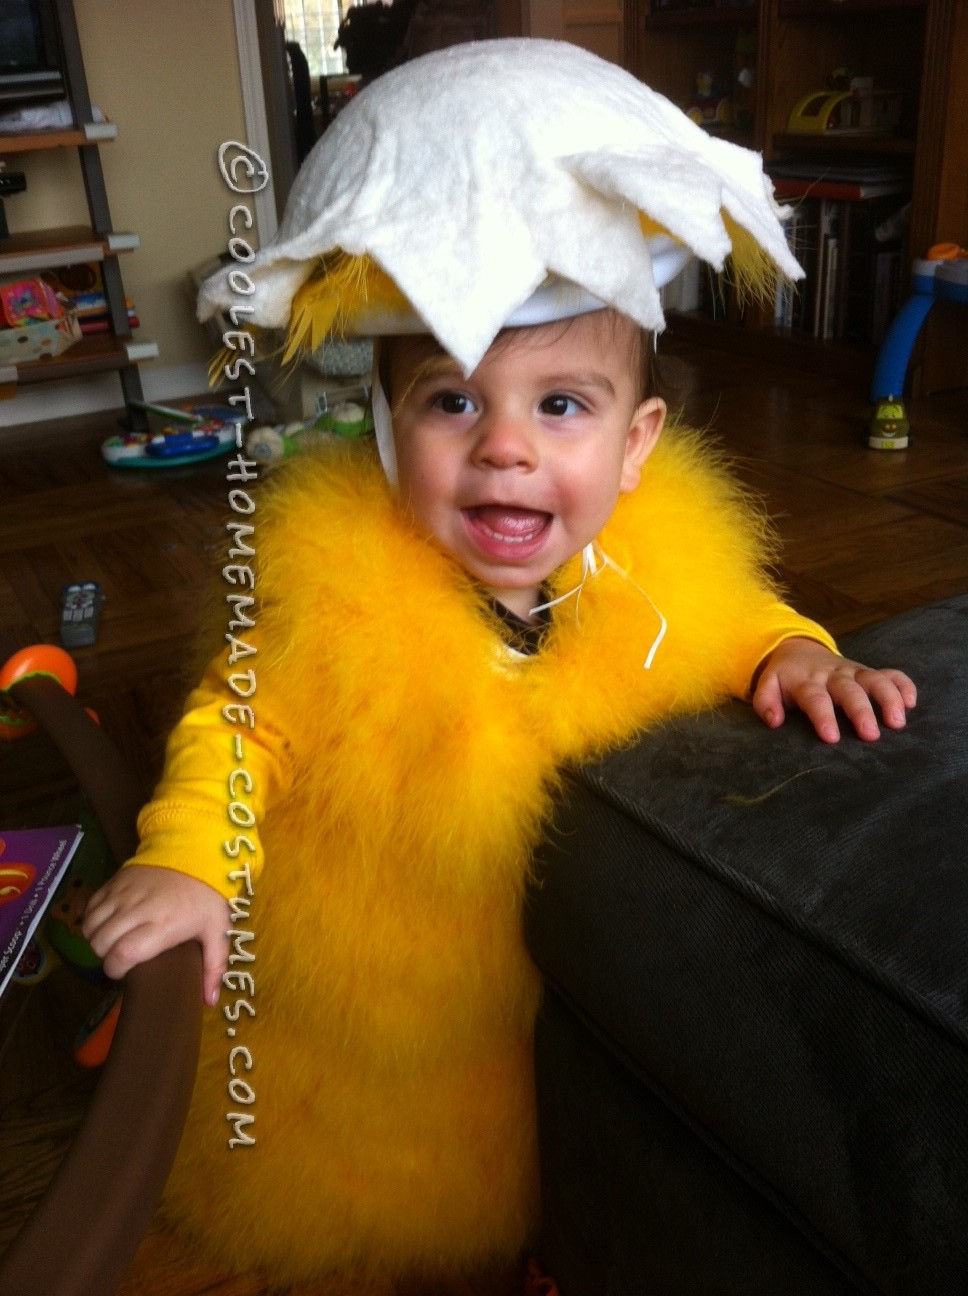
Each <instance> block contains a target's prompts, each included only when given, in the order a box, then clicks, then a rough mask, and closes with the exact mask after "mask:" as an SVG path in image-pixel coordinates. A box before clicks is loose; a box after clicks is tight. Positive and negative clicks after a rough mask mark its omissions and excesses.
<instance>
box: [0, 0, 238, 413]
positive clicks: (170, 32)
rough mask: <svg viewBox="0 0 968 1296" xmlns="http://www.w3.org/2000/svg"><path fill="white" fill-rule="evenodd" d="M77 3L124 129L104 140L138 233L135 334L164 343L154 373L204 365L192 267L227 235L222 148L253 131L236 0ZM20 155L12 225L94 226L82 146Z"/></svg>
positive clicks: (94, 65)
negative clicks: (21, 182) (190, 287)
mask: <svg viewBox="0 0 968 1296" xmlns="http://www.w3.org/2000/svg"><path fill="white" fill-rule="evenodd" d="M74 7H75V12H76V14H77V24H78V29H79V31H80V37H81V45H82V48H83V53H84V64H85V68H86V71H87V79H88V85H89V87H90V91H91V99H92V102H93V103H95V104H96V105H97V106H98V107H99V108H100V109H101V110H102V111H103V112H104V113H105V114H106V115H107V116H108V117H109V118H110V119H111V120H112V121H114V122H116V123H117V126H118V138H117V140H115V141H114V142H113V143H110V144H106V145H104V146H103V147H102V148H101V159H102V163H103V167H104V176H105V184H106V186H107V191H108V200H109V202H110V206H111V217H112V221H113V224H114V227H115V228H116V229H121V230H133V231H134V232H135V233H137V234H139V235H140V237H141V248H140V249H139V250H138V251H137V252H132V253H128V254H126V255H125V256H124V258H123V259H122V263H121V268H122V273H123V276H124V282H125V289H126V291H127V293H128V295H129V296H130V297H132V298H133V299H134V302H135V305H136V307H137V310H138V315H139V318H140V319H141V329H140V330H139V333H138V334H136V336H140V337H144V338H150V339H151V340H152V341H153V342H156V343H157V344H158V346H159V348H160V355H159V358H158V359H157V360H154V361H151V362H150V363H149V364H148V365H146V366H145V369H144V372H145V375H146V377H147V375H148V373H149V372H150V370H151V369H152V368H154V367H155V366H178V365H188V364H202V365H207V363H208V361H209V359H210V358H211V354H212V344H211V342H210V341H209V339H208V338H207V336H206V334H205V332H204V331H203V329H202V328H201V326H200V325H199V324H198V323H197V322H196V321H195V319H194V314H193V309H192V304H191V301H190V299H189V297H188V294H187V292H186V290H185V275H186V272H187V271H188V270H189V269H190V268H191V267H192V266H195V265H197V264H199V263H200V262H202V261H205V260H207V259H208V258H209V257H211V256H213V255H215V254H217V253H218V252H221V251H224V250H225V247H226V244H227V242H228V237H229V236H228V229H227V219H228V213H229V209H230V207H231V201H232V196H231V194H230V193H229V191H228V189H227V188H226V187H225V185H224V183H223V182H222V180H221V178H220V176H219V173H218V170H217V168H216V163H215V156H216V152H217V149H218V146H219V144H220V143H221V142H222V141H223V140H226V139H243V140H244V139H245V127H244V121H243V113H242V94H241V88H240V82H239V67H238V55H237V46H236V35H235V21H234V17H233V7H232V0H204V3H200V2H199V0H164V3H159V0H124V2H123V3H121V2H120V0H74ZM22 158H23V160H22V162H21V160H20V158H18V159H16V160H14V159H13V158H11V159H10V161H9V165H10V166H14V165H16V166H17V167H18V168H21V167H22V169H23V170H24V171H26V172H27V186H28V188H27V192H26V193H24V194H21V195H18V196H17V197H16V198H12V199H10V200H9V201H8V202H7V204H6V209H7V215H8V221H9V224H10V228H11V230H12V231H17V230H26V229H32V228H44V227H48V226H54V225H63V224H73V223H86V220H87V207H86V203H85V198H84V188H83V184H82V182H81V174H80V168H79V166H78V162H77V154H76V151H74V150H56V151H51V152H48V153H43V154H40V153H37V154H27V155H22ZM56 385H58V386H59V385H60V384H56ZM115 385H116V380H115ZM49 386H51V384H45V387H49ZM186 394H188V393H186Z"/></svg>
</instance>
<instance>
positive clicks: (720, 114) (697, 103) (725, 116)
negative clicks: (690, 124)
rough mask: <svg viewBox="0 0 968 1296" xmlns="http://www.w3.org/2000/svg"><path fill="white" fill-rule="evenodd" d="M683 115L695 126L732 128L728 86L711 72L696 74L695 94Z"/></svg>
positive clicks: (731, 108)
mask: <svg viewBox="0 0 968 1296" xmlns="http://www.w3.org/2000/svg"><path fill="white" fill-rule="evenodd" d="M685 113H686V116H687V117H689V118H690V119H691V120H692V121H694V122H695V123H696V125H697V126H705V127H717V126H732V124H733V100H732V98H731V97H730V93H729V87H728V85H727V84H726V83H725V82H724V81H722V80H720V79H719V78H718V77H715V76H714V75H713V73H712V72H699V73H697V75H696V93H695V95H694V96H693V97H692V99H690V101H689V103H688V104H687V105H686V108H685Z"/></svg>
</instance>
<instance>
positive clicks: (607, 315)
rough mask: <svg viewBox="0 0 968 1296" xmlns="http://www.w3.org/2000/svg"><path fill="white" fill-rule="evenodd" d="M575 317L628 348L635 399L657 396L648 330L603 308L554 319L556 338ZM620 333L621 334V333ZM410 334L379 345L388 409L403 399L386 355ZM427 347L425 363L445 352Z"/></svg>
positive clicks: (508, 335) (507, 337) (505, 334)
mask: <svg viewBox="0 0 968 1296" xmlns="http://www.w3.org/2000/svg"><path fill="white" fill-rule="evenodd" d="M578 319H582V320H588V321H594V323H595V325H596V327H597V328H598V329H599V330H600V332H601V335H602V337H603V339H604V340H605V341H606V343H607V344H608V345H616V346H627V347H628V351H629V365H630V367H631V369H632V372H633V373H634V374H636V375H637V390H636V399H637V400H640V401H642V400H645V399H647V397H649V396H655V395H658V392H657V391H656V372H655V340H654V334H653V333H651V332H650V331H649V330H648V329H643V328H640V327H639V325H637V324H636V323H634V321H632V320H630V319H629V318H628V316H626V315H622V314H621V313H620V312H619V311H617V310H613V309H612V308H611V307H606V308H605V309H603V310H598V311H592V312H589V313H588V314H586V315H575V316H572V317H571V318H570V319H565V320H560V321H558V324H559V328H560V332H559V334H558V337H564V336H565V334H566V333H567V332H568V330H569V329H570V328H572V327H573V326H574V324H575V321H576V320H578ZM533 327H536V328H542V329H544V328H547V327H548V325H546V324H540V325H535V326H533ZM527 331H528V330H527V329H526V328H524V329H520V328H508V329H502V330H501V332H500V333H499V334H498V335H497V337H496V338H495V340H494V342H493V343H492V345H493V346H495V347H500V346H501V345H502V344H506V343H508V342H511V341H513V340H514V338H515V337H516V336H520V335H521V334H522V333H525V332H527ZM623 335H624V336H623ZM413 340H414V339H413V337H401V338H393V337H388V338H384V339H383V341H382V343H381V346H380V381H381V383H382V384H383V390H384V392H385V393H386V396H387V400H388V401H389V402H390V405H391V408H392V407H393V405H394V403H395V401H399V400H401V399H402V398H403V395H404V393H400V392H393V391H392V390H391V387H392V383H391V364H390V356H391V354H392V353H393V351H394V349H395V346H397V345H399V344H400V343H403V344H404V345H406V344H407V342H410V343H411V344H412V342H413ZM425 341H426V346H427V351H428V354H427V358H426V363H431V364H432V363H433V362H434V353H435V352H436V353H437V354H439V356H440V357H441V358H442V357H443V356H444V355H445V354H446V353H445V352H444V350H443V348H442V347H440V346H439V344H438V343H436V342H435V341H433V340H432V339H430V338H427V339H425Z"/></svg>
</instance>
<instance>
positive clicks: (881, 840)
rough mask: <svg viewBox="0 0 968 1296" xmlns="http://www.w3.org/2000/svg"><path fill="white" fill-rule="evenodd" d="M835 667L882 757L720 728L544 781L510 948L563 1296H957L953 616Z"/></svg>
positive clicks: (960, 916)
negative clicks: (553, 815) (872, 692)
mask: <svg viewBox="0 0 968 1296" xmlns="http://www.w3.org/2000/svg"><path fill="white" fill-rule="evenodd" d="M842 646H843V648H844V651H845V652H846V653H848V655H850V656H853V657H856V658H858V659H860V660H863V661H866V662H868V663H870V664H871V665H892V666H897V667H899V668H901V669H903V670H906V671H907V672H908V673H909V674H910V675H911V676H912V677H913V678H914V679H915V680H916V682H917V683H918V686H919V703H918V707H917V710H916V711H915V712H914V713H913V714H912V716H911V719H910V721H909V724H908V727H907V729H906V730H904V731H903V732H901V733H886V734H884V735H883V736H882V738H881V740H880V741H879V742H877V743H873V744H865V743H862V742H860V741H859V740H857V739H855V738H853V737H845V738H844V739H843V740H842V741H841V743H840V744H839V745H837V746H836V747H827V746H825V745H824V744H822V743H821V742H820V741H819V740H818V739H816V738H815V737H814V735H813V733H812V731H811V730H810V729H809V726H808V725H807V724H806V723H805V722H804V721H803V720H802V719H801V718H799V717H797V718H794V719H793V720H791V721H789V722H788V723H787V725H785V726H784V728H783V729H782V730H780V731H777V732H770V731H767V730H766V729H764V728H763V727H762V726H761V724H760V722H759V721H758V720H757V719H756V718H755V717H754V716H753V714H752V712H751V711H750V709H749V708H748V707H745V706H744V705H742V704H740V703H736V704H733V705H730V706H728V707H726V708H723V709H722V710H720V711H717V712H715V713H710V714H707V715H703V716H698V717H690V718H687V719H683V720H679V721H677V722H675V723H670V724H669V725H667V726H665V727H663V728H662V729H660V730H659V731H657V732H655V733H652V734H649V735H647V736H646V737H645V738H643V739H642V740H641V741H639V742H638V743H637V744H636V745H635V746H633V747H632V748H630V749H629V750H626V751H622V752H619V753H616V754H614V755H612V756H610V757H608V758H607V759H606V760H604V761H603V762H601V763H600V764H598V765H596V766H594V767H590V768H584V769H581V770H578V771H575V772H574V773H573V774H571V775H569V777H568V779H567V781H566V791H565V795H564V797H563V799H562V803H561V805H560V808H559V813H558V815H557V820H556V824H555V828H554V831H553V832H552V833H551V834H549V840H548V843H547V845H546V846H545V847H544V848H543V849H542V851H541V853H540V856H539V859H538V862H537V884H536V886H535V888H534V889H533V894H532V896H531V900H530V903H529V907H528V912H527V919H526V922H527V938H528V943H529V947H530V949H531V952H532V954H533V956H534V958H535V960H536V962H537V963H538V966H539V967H540V968H541V970H542V972H543V974H544V976H545V979H546V984H547V987H548V988H547V992H546V1003H545V1006H544V1009H543V1012H542V1016H541V1020H540V1021H539V1027H538V1037H537V1044H536V1056H537V1072H538V1091H539V1121H540V1137H541V1151H542V1178H543V1194H544V1232H543V1259H544V1261H545V1264H546V1267H547V1268H548V1269H549V1271H550V1272H551V1273H552V1274H554V1275H555V1277H556V1278H557V1279H558V1282H559V1285H560V1287H561V1291H562V1296H607V1294H608V1293H612V1292H615V1293H619V1292H621V1293H623V1294H625V1293H636V1294H637V1293H639V1292H641V1293H651V1292H655V1293H657V1294H661V1296H676V1294H677V1293H682V1296H727V1294H729V1296H733V1294H734V1293H735V1294H736V1296H761V1294H762V1296H795V1294H799V1293H803V1296H825V1294H827V1293H830V1294H833V1293H838V1294H839V1293H853V1292H870V1293H873V1292H877V1293H891V1296H947V1294H948V1293H951V1296H955V1293H957V1294H958V1296H963V1293H964V1292H965V1291H968V795H966V793H968V651H966V648H968V597H963V598H959V599H955V600H951V601H949V602H947V603H942V604H936V605H934V606H931V607H927V608H922V609H919V610H917V611H914V612H911V613H907V614H905V615H903V616H899V617H896V618H894V619H892V620H890V621H888V622H885V623H882V624H880V625H878V626H875V627H871V628H868V629H867V630H864V631H862V632H860V633H858V634H856V635H853V636H851V637H849V638H847V639H845V641H844V644H843V645H842Z"/></svg>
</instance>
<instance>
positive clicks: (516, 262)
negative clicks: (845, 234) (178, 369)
mask: <svg viewBox="0 0 968 1296" xmlns="http://www.w3.org/2000/svg"><path fill="white" fill-rule="evenodd" d="M782 214H783V213H782V210H781V209H780V208H778V207H777V205H776V203H775V202H774V199H773V191H772V185H771V184H770V181H769V180H768V178H767V177H766V176H765V175H764V173H763V167H762V162H761V159H760V157H759V156H758V155H757V154H755V153H752V152H750V151H748V150H746V149H742V148H739V147H737V146H735V145H732V144H729V143H726V142H725V141H723V140H719V139H715V138H713V137H711V136H709V135H707V134H706V133H705V132H704V131H703V130H702V129H701V128H700V127H698V126H696V125H695V124H694V123H693V122H691V121H690V120H689V119H688V118H687V117H686V116H685V114H684V113H682V112H680V111H679V109H677V108H676V107H674V105H673V104H671V103H670V102H669V101H668V100H666V99H664V98H663V97H662V96H661V95H658V94H656V93H655V92H654V91H652V90H650V89H649V88H648V87H647V86H645V85H643V84H642V82H640V81H638V80H636V79H635V78H634V77H633V76H631V75H629V74H628V73H627V72H624V71H623V70H622V69H620V68H618V67H616V66H615V65H613V64H611V63H606V62H605V61H604V60H602V59H599V58H597V57H596V56H595V55H593V54H590V53H587V52H586V51H585V50H582V49H580V48H578V47H577V46H574V45H570V44H568V43H566V42H560V41H542V40H529V39H517V40H494V41H484V42H480V43H475V44H470V45H456V46H452V47H451V48H449V49H444V50H439V51H436V52H434V53H431V54H427V55H424V56H423V57H422V58H419V59H416V60H414V61H413V62H411V63H407V64H404V65H403V66H401V67H399V68H396V69H394V70H393V71H391V72H388V73H386V74H385V75H384V76H382V77H381V78H379V79H378V80H377V81H375V82H374V83H373V84H372V85H370V86H369V87H368V88H367V89H366V90H364V91H363V92H362V93H361V94H359V95H357V96H356V98H355V99H354V100H353V101H352V102H351V103H350V104H349V105H348V106H347V107H346V108H344V109H343V111H342V112H341V113H340V115H339V116H338V117H337V118H336V120H335V122H334V123H333V124H332V125H331V126H330V127H329V129H328V130H327V131H326V133H325V134H324V135H323V137H322V139H321V140H320V141H319V142H318V143H317V145H316V146H315V148H314V149H313V151H312V152H311V153H310V155H309V156H308V158H307V159H306V161H305V163H304V164H303V167H302V169H301V170H300V172H299V174H298V175H297V177H296V181H295V184H294V185H293V188H292V192H291V194H290V196H289V201H288V203H287V206H286V211H285V214H284V216H283V219H282V222H281V224H280V227H279V230H278V233H277V235H276V237H275V238H274V239H273V240H272V242H270V243H269V244H267V246H266V247H265V248H263V249H262V250H261V251H259V252H258V253H257V254H256V256H255V259H254V261H252V262H251V263H250V264H248V265H247V266H246V267H245V268H246V272H247V273H248V274H249V276H250V277H251V279H252V282H253V285H254V292H253V293H252V294H251V295H248V296H247V297H246V298H245V301H244V304H245V306H246V307H249V308H251V309H252V313H251V315H248V316H247V318H248V319H249V320H251V322H252V323H254V324H257V325H261V326H264V327H267V328H280V329H282V328H288V330H289V348H288V351H289V354H292V353H294V352H295V351H297V350H299V349H302V348H312V349H315V347H317V346H318V345H320V344H321V343H322V341H323V340H324V339H325V337H326V336H327V334H329V333H331V332H336V333H340V334H343V335H371V336H380V335H386V334H395V333H405V332H430V333H432V334H434V336H435V337H436V338H437V340H438V341H439V342H440V344H441V346H442V347H443V348H444V350H445V351H447V352H448V353H449V354H450V355H451V356H453V358H454V359H455V360H457V361H458V363H459V364H460V365H461V366H462V368H463V369H464V371H465V372H466V373H470V372H472V371H473V369H474V368H475V367H476V366H477V364H478V363H479V361H480V360H481V358H482V357H483V355H484V353H485V352H486V351H487V349H488V347H489V346H490V344H491V342H492V341H493V340H494V338H495V336H496V335H497V333H498V332H499V331H500V329H501V328H503V327H506V326H508V325H523V324H531V323H542V322H546V321H548V320H550V319H560V318H566V317H568V316H569V315H575V314H579V313H581V312H583V311H585V310H590V309H597V308H600V307H601V306H603V305H607V306H612V307H614V308H615V309H617V310H619V311H621V312H622V313H623V314H625V315H628V316H630V317H631V318H632V319H633V320H635V321H636V322H637V323H638V324H640V325H641V326H642V327H643V328H645V329H650V330H653V331H658V330H660V329H662V328H663V327H664V323H665V321H664V318H663V314H662V308H661V304H660V301H659V292H658V290H659V288H660V287H662V286H663V285H664V284H666V283H668V282H669V280H671V279H672V278H674V277H675V275H676V274H677V273H678V272H679V271H680V270H681V269H682V268H683V266H684V265H685V264H686V262H687V261H688V260H689V259H690V258H691V257H692V256H698V257H700V258H702V259H703V260H704V261H707V262H709V263H710V264H711V265H712V266H713V267H714V268H716V269H722V268H723V265H724V263H725V261H726V258H727V257H728V256H730V255H731V256H732V262H733V268H734V273H735V275H736V277H737V278H738V280H739V281H740V282H741V283H743V282H746V283H751V284H753V285H754V286H760V287H769V286H771V285H772V284H774V283H775V282H776V280H777V279H778V278H780V277H783V276H786V277H789V278H791V279H798V278H800V277H801V276H802V271H801V269H800V267H799V266H798V265H797V262H796V261H795V259H794V258H793V256H792V254H791V253H790V251H789V249H788V247H787V242H786V239H785V238H784V234H783V229H782V226H781V224H780V219H779V218H780V216H781V215H782ZM239 304H242V303H241V300H240V298H239V297H238V295H237V294H236V293H234V292H233V290H232V287H231V285H230V283H229V269H228V268H226V269H225V270H223V271H220V272H219V273H218V274H217V275H215V276H214V277H213V278H211V279H210V280H208V281H207V282H206V283H205V284H204V285H203V287H202V291H201V294H200V296H199V317H200V318H201V319H207V318H208V317H210V316H211V315H213V314H214V313H215V312H216V311H219V310H226V309H228V308H229V307H230V306H232V305H239Z"/></svg>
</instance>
